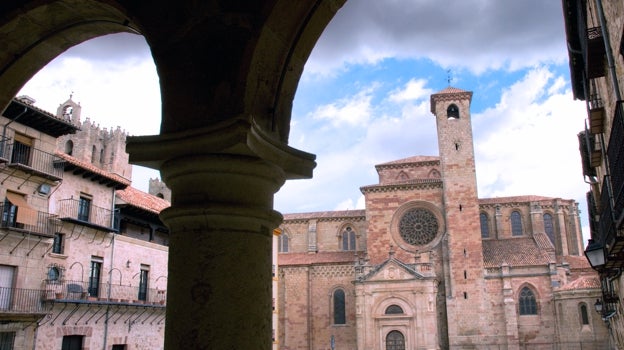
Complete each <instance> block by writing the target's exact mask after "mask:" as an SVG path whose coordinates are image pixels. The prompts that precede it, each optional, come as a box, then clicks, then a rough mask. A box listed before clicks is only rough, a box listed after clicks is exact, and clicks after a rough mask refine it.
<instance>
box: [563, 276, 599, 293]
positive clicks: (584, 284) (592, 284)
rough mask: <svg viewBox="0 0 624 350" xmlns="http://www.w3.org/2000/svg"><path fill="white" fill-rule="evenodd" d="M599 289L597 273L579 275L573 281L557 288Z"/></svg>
mask: <svg viewBox="0 0 624 350" xmlns="http://www.w3.org/2000/svg"><path fill="white" fill-rule="evenodd" d="M579 289H600V279H599V278H598V275H581V276H580V277H579V278H577V279H575V280H574V281H571V282H568V283H566V284H564V285H563V286H561V287H560V288H559V290H579Z"/></svg>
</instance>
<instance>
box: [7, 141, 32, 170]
mask: <svg viewBox="0 0 624 350" xmlns="http://www.w3.org/2000/svg"><path fill="white" fill-rule="evenodd" d="M32 143H33V140H32V138H30V137H28V136H26V135H22V134H15V135H14V140H13V153H12V154H11V163H19V164H24V165H30V149H31V147H32Z"/></svg>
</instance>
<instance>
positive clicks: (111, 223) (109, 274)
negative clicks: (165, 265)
mask: <svg viewBox="0 0 624 350" xmlns="http://www.w3.org/2000/svg"><path fill="white" fill-rule="evenodd" d="M112 193H113V201H112V204H111V207H112V209H111V213H113V215H111V222H110V225H111V227H114V225H115V187H113V189H112ZM112 234H113V239H112V242H111V257H110V269H109V271H108V292H107V296H106V299H107V300H108V301H109V302H110V297H111V290H112V289H113V266H114V265H113V261H114V259H115V232H113V233H112ZM109 313H110V304H108V303H107V304H106V318H105V321H104V339H103V341H102V350H106V340H107V338H108V317H109Z"/></svg>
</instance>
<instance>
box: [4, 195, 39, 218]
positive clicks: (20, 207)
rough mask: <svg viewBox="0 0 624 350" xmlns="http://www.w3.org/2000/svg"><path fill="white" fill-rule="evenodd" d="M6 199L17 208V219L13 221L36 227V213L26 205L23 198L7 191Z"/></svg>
mask: <svg viewBox="0 0 624 350" xmlns="http://www.w3.org/2000/svg"><path fill="white" fill-rule="evenodd" d="M6 197H7V199H8V200H9V202H11V204H13V205H15V206H17V217H16V218H15V221H17V222H19V223H20V224H24V225H32V226H36V225H37V211H36V210H35V209H33V208H31V207H30V206H29V205H28V203H26V200H25V199H24V197H23V196H21V195H19V194H17V193H12V192H8V191H7V193H6Z"/></svg>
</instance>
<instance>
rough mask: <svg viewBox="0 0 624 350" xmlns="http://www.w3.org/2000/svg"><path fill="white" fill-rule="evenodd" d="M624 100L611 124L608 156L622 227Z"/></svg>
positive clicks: (615, 210) (616, 214)
mask: <svg viewBox="0 0 624 350" xmlns="http://www.w3.org/2000/svg"><path fill="white" fill-rule="evenodd" d="M623 107H624V106H623V101H618V102H617V104H616V108H615V114H614V116H613V123H612V125H611V134H610V136H609V146H608V148H607V158H608V162H609V165H608V166H609V172H610V174H611V179H610V180H611V189H612V191H613V211H614V214H615V215H614V218H615V220H617V221H616V222H618V223H619V227H618V228H622V226H623V225H622V221H624V220H623V218H624V111H623V110H622V108H623Z"/></svg>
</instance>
